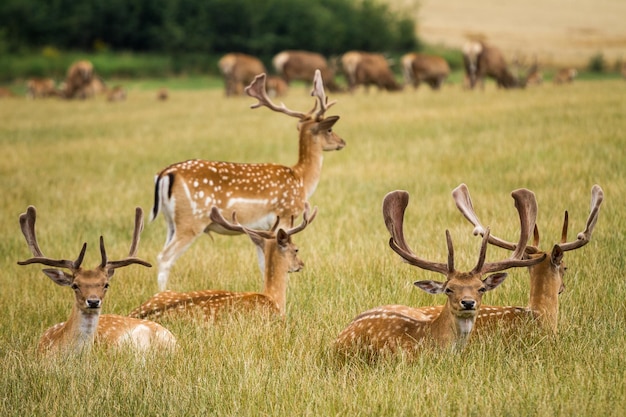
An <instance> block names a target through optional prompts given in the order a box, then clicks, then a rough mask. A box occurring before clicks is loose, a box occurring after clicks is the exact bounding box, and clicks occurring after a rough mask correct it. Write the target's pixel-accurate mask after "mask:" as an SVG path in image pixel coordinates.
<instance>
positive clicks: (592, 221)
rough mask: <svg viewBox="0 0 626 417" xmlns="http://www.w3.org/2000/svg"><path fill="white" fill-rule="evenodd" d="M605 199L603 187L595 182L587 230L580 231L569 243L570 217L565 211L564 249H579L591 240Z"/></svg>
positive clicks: (561, 245)
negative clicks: (568, 224)
mask: <svg viewBox="0 0 626 417" xmlns="http://www.w3.org/2000/svg"><path fill="white" fill-rule="evenodd" d="M603 200H604V191H602V188H601V187H600V186H599V185H598V184H595V185H594V186H593V187H591V211H590V212H589V217H588V218H587V225H586V226H585V230H583V231H582V232H580V233H578V235H577V236H576V240H575V241H573V242H569V243H566V240H567V219H568V217H567V211H566V212H565V220H564V221H563V233H562V242H561V244H560V245H559V246H560V247H561V249H562V250H563V251H569V250H574V249H578V248H580V247H582V246H585V245H586V244H587V243H589V241H590V240H591V234H592V233H593V229H594V228H595V227H596V222H597V221H598V215H599V213H600V205H601V204H602V201H603Z"/></svg>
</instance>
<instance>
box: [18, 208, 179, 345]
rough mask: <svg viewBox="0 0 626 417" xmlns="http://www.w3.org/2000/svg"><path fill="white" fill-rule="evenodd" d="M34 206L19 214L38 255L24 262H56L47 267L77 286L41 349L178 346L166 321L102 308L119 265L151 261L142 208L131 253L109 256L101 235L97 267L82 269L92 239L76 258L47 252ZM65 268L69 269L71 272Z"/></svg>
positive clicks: (57, 279)
mask: <svg viewBox="0 0 626 417" xmlns="http://www.w3.org/2000/svg"><path fill="white" fill-rule="evenodd" d="M36 217H37V212H36V210H35V207H33V206H29V207H28V209H27V211H26V213H22V214H21V215H20V226H21V228H22V233H23V234H24V238H25V239H26V243H27V244H28V247H29V248H30V250H31V252H32V254H33V255H34V258H30V259H27V260H25V261H22V262H18V264H19V265H29V264H42V265H47V266H51V267H53V268H62V269H44V270H43V272H44V274H46V275H47V276H48V277H49V278H50V279H51V280H52V281H54V282H55V283H56V284H58V285H61V286H65V287H70V288H71V289H72V290H73V291H74V297H75V302H74V306H73V307H72V312H71V313H70V316H69V318H68V319H67V321H65V322H63V323H59V324H55V325H54V326H52V327H50V328H49V329H48V330H46V331H45V332H44V334H43V336H41V339H40V341H39V351H40V352H42V353H43V352H80V351H82V350H85V349H89V348H91V346H92V345H93V344H94V342H95V343H98V344H102V345H105V346H115V347H120V346H125V345H130V346H131V347H133V348H135V349H137V350H140V351H143V350H147V349H148V348H157V349H163V348H167V349H170V348H173V347H174V346H175V345H176V339H175V338H174V336H173V335H172V334H171V333H170V332H169V331H168V330H167V329H165V328H164V327H163V326H161V325H159V324H157V323H154V322H151V321H147V320H139V319H133V318H129V317H123V316H117V315H113V314H100V313H101V310H102V302H103V300H104V296H105V295H106V292H107V289H108V288H109V282H110V280H111V277H112V276H113V273H114V272H115V270H116V269H117V268H122V267H125V266H128V265H132V264H138V265H143V266H147V267H150V266H151V265H150V264H149V263H148V262H146V261H143V260H141V259H139V258H137V257H136V255H137V249H138V247H139V234H140V233H141V230H142V229H143V211H142V210H141V208H139V207H138V208H137V210H136V214H135V231H134V233H133V240H132V243H131V245H130V251H129V253H128V257H126V258H124V259H122V260H119V261H110V260H108V259H107V255H106V251H105V249H104V239H103V238H102V236H100V253H101V255H102V262H100V265H98V266H97V267H96V268H94V269H83V268H81V264H82V262H83V258H84V256H85V251H86V250H87V243H84V244H83V248H82V250H81V251H80V254H79V255H78V258H77V259H76V260H75V261H71V260H66V259H62V260H54V259H52V258H48V257H46V256H45V255H44V254H43V252H42V251H41V249H40V248H39V244H38V243H37V237H36V235H35V220H36ZM63 269H66V270H69V273H68V272H66V271H64V270H63Z"/></svg>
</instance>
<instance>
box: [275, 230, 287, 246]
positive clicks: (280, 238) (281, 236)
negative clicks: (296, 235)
mask: <svg viewBox="0 0 626 417" xmlns="http://www.w3.org/2000/svg"><path fill="white" fill-rule="evenodd" d="M276 242H278V245H279V246H280V247H282V248H284V247H286V246H287V245H288V244H289V235H288V234H287V232H285V231H284V230H283V229H278V232H277V233H276Z"/></svg>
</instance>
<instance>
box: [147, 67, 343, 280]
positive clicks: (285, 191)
mask: <svg viewBox="0 0 626 417" xmlns="http://www.w3.org/2000/svg"><path fill="white" fill-rule="evenodd" d="M246 93H247V94H248V95H249V96H251V97H253V98H256V99H257V100H258V102H257V103H256V104H254V105H252V108H257V107H261V106H265V107H268V108H269V109H270V110H273V111H276V112H279V113H284V114H286V115H288V116H292V117H295V118H297V119H299V123H298V129H299V131H300V134H299V137H300V139H299V140H300V149H299V156H298V162H297V163H296V164H295V165H293V166H291V167H288V166H284V165H278V164H271V163H259V164H247V163H231V162H216V161H204V160H199V159H194V160H189V161H185V162H179V163H177V164H173V165H170V166H169V167H167V168H165V169H164V170H162V171H161V172H160V173H158V174H157V176H156V178H155V194H154V208H153V209H152V218H153V219H154V218H155V217H156V216H157V215H158V213H159V212H160V211H161V212H163V217H165V220H166V222H167V227H168V232H167V240H166V243H165V246H164V248H163V250H162V251H161V253H160V254H159V255H158V263H159V275H158V284H159V290H160V291H163V290H165V289H166V287H167V281H168V276H169V271H170V268H171V267H172V265H173V264H174V262H175V261H176V259H177V258H178V257H179V256H180V255H182V253H183V252H184V251H185V250H186V249H187V248H188V247H189V246H190V245H191V243H192V242H193V241H194V240H195V239H196V238H197V237H198V236H200V235H201V234H202V233H209V232H215V233H219V234H228V235H232V234H239V233H238V232H234V231H232V230H227V229H225V228H224V227H222V226H220V225H218V224H216V223H214V222H213V221H212V220H211V218H210V213H211V207H213V206H217V207H218V208H219V209H220V210H221V212H222V213H224V215H225V216H226V217H228V216H231V215H232V213H233V212H237V216H238V219H239V221H240V222H241V224H242V225H244V226H245V227H247V228H250V229H261V230H267V229H269V228H270V227H271V226H272V224H274V222H275V221H276V219H277V218H280V225H279V226H288V222H289V221H290V220H289V219H291V217H292V216H293V217H297V216H299V215H300V213H301V212H302V210H303V209H304V203H305V202H306V201H307V200H308V199H309V198H310V197H311V195H312V194H313V192H314V191H315V188H316V187H317V184H318V183H319V180H320V175H321V170H322V162H323V159H324V156H323V153H324V151H334V150H340V149H342V148H343V147H344V146H345V145H346V143H345V142H344V140H343V139H341V138H340V137H339V136H338V135H337V134H336V133H335V132H333V130H332V127H333V125H334V124H335V123H336V122H337V120H339V116H329V117H324V113H325V112H326V111H327V110H328V109H329V108H330V107H331V106H332V105H333V104H335V101H332V102H328V101H327V99H326V95H325V93H324V88H323V84H322V78H321V75H320V73H319V71H317V72H316V73H315V79H314V88H313V91H312V93H311V95H313V96H315V97H316V99H317V101H319V106H320V108H319V110H317V111H316V109H317V102H316V104H315V106H314V107H313V109H312V110H311V111H309V112H308V113H301V112H297V111H293V110H289V109H288V108H286V107H285V105H284V104H281V105H280V106H277V105H276V104H274V103H273V102H272V101H271V99H270V98H269V97H268V95H267V92H266V90H265V74H261V75H259V76H257V77H256V78H255V80H254V81H253V82H252V83H251V84H250V85H249V86H248V87H246ZM258 255H259V263H260V267H261V271H263V270H264V267H263V264H262V253H260V252H258Z"/></svg>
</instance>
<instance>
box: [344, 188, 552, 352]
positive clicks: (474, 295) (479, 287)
mask: <svg viewBox="0 0 626 417" xmlns="http://www.w3.org/2000/svg"><path fill="white" fill-rule="evenodd" d="M523 197H524V196H520V198H523ZM408 198H409V195H408V193H407V192H406V191H393V192H391V193H389V194H387V195H386V196H385V199H384V201H383V217H384V219H385V224H386V226H387V229H388V230H389V233H390V234H391V239H390V240H389V245H390V246H391V248H392V249H393V250H394V251H395V252H396V253H397V254H398V255H400V256H401V257H402V258H403V259H404V260H405V261H406V262H408V263H410V264H411V265H414V266H417V267H419V268H422V269H426V270H428V271H433V272H438V273H440V274H443V275H445V276H446V281H445V282H438V281H431V280H428V281H417V282H415V285H416V286H417V287H418V288H420V289H422V290H424V291H426V292H428V293H431V294H445V295H446V296H447V297H448V300H447V302H446V304H445V305H444V306H443V307H442V308H441V312H440V313H439V314H437V315H434V316H433V315H428V314H421V315H407V314H404V313H403V312H402V311H401V310H399V309H387V308H384V307H383V308H375V309H372V310H368V311H366V312H364V313H362V314H360V315H358V316H357V317H356V318H355V319H354V320H353V321H352V322H351V323H350V324H349V325H348V327H347V328H346V329H344V330H343V331H342V332H341V333H340V334H339V336H338V337H337V340H336V341H335V347H336V348H337V349H338V350H339V351H341V352H354V351H360V350H363V351H365V352H368V353H378V352H380V351H384V350H391V351H395V350H397V349H403V350H407V351H412V350H415V349H417V348H419V347H420V346H421V344H422V343H424V342H434V343H435V344H437V345H440V346H449V345H452V346H453V347H454V348H462V347H463V346H464V345H465V343H466V342H467V340H468V338H469V336H470V333H471V331H472V329H473V327H474V322H475V320H476V316H477V313H478V309H479V308H480V305H481V299H482V296H483V294H484V293H485V292H487V291H491V290H493V289H494V288H496V287H497V286H498V285H500V284H501V283H502V282H503V281H504V279H505V278H506V276H507V274H506V273H503V272H500V271H503V270H505V269H509V268H513V267H522V266H530V265H534V264H537V263H539V262H541V261H543V259H542V258H539V259H528V260H522V259H521V258H522V255H523V249H521V250H517V251H515V252H514V253H513V255H512V256H511V257H510V258H509V259H506V260H503V261H499V262H493V263H487V262H485V256H486V252H487V241H488V239H489V230H487V231H486V233H485V237H484V239H483V242H482V245H481V248H480V254H479V257H478V262H477V263H476V266H475V267H474V268H473V269H472V270H471V271H470V272H460V271H457V270H456V268H455V266H454V249H453V245H452V239H451V237H450V233H449V232H448V231H447V230H446V240H447V245H448V262H447V263H437V262H431V261H427V260H425V259H422V258H419V257H418V256H417V255H415V254H414V253H413V251H412V250H411V249H410V248H409V246H408V245H407V243H406V242H405V240H404V231H403V221H404V211H405V209H406V206H407V205H408ZM523 203H524V202H523ZM520 217H522V218H523V220H522V223H523V227H522V229H523V230H522V233H521V234H520V240H519V243H518V246H519V247H521V248H524V247H526V241H527V239H528V233H525V230H524V228H525V227H527V224H526V223H525V220H526V217H524V215H523V214H522V210H520ZM494 272H497V273H495V274H493V275H490V276H488V277H487V278H485V279H483V278H482V276H483V275H485V274H488V273H494Z"/></svg>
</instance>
